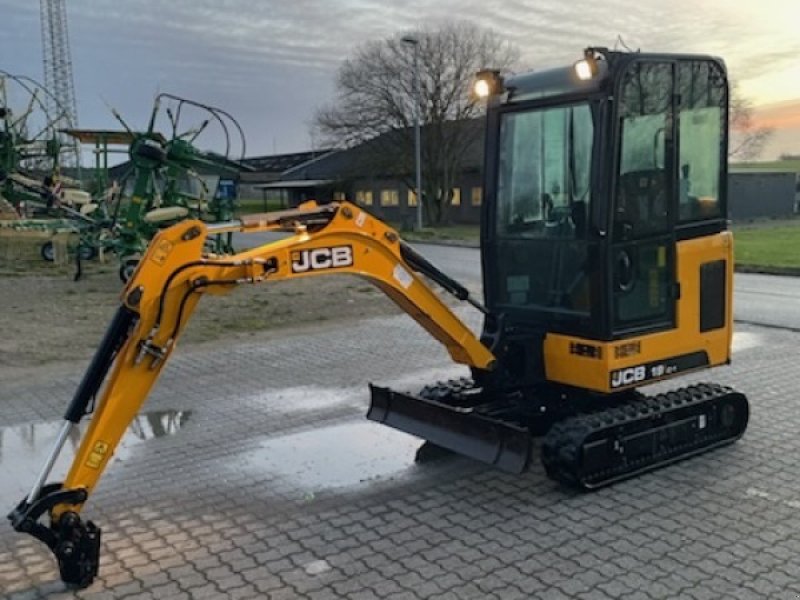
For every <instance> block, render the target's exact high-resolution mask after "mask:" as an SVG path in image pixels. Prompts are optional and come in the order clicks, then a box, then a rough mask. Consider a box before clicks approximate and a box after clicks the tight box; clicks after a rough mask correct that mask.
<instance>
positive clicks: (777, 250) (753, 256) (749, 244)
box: [734, 223, 800, 268]
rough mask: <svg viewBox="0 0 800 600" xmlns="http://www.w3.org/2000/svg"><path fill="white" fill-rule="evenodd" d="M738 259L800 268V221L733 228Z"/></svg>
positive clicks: (755, 263) (750, 263)
mask: <svg viewBox="0 0 800 600" xmlns="http://www.w3.org/2000/svg"><path fill="white" fill-rule="evenodd" d="M734 240H735V243H734V248H735V249H736V262H737V263H739V264H742V265H749V266H757V267H784V268H785V267H789V268H800V223H792V224H787V225H770V226H769V227H766V226H765V227H745V228H736V229H734Z"/></svg>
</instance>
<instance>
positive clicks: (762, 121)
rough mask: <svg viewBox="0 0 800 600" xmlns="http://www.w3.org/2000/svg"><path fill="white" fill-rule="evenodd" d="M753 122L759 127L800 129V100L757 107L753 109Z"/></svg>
mask: <svg viewBox="0 0 800 600" xmlns="http://www.w3.org/2000/svg"><path fill="white" fill-rule="evenodd" d="M753 120H754V121H755V124H756V126H758V127H771V128H772V129H790V128H795V127H800V99H797V100H787V101H785V102H777V103H775V104H765V105H763V106H757V107H755V108H754V109H753Z"/></svg>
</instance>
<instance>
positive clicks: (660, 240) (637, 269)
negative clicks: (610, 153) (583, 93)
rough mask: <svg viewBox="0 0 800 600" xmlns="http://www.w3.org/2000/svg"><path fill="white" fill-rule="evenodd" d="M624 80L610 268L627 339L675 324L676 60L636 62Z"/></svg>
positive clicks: (619, 324)
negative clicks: (674, 61) (630, 336)
mask: <svg viewBox="0 0 800 600" xmlns="http://www.w3.org/2000/svg"><path fill="white" fill-rule="evenodd" d="M618 86H619V87H618V88H617V99H618V106H617V110H616V135H615V138H616V146H617V147H616V157H617V159H616V168H615V169H614V171H615V173H614V185H613V186H612V195H613V211H612V215H611V220H612V224H611V244H610V252H609V260H610V265H609V269H608V274H609V277H610V282H609V283H610V285H609V287H610V296H611V298H610V307H611V312H612V314H611V325H612V334H613V336H614V337H625V336H626V335H633V334H638V333H642V332H645V331H658V330H663V329H670V328H672V327H674V325H675V303H676V298H677V290H678V288H677V285H676V281H675V272H676V269H675V215H674V210H675V208H674V207H675V205H676V203H675V201H674V199H675V192H676V190H675V185H674V181H675V179H676V178H675V164H676V160H675V148H676V144H675V118H674V117H675V101H674V91H673V90H674V63H672V62H669V61H654V60H635V61H633V62H632V63H631V64H630V65H629V66H628V67H627V68H626V70H625V71H624V73H622V74H621V77H620V79H619V83H618Z"/></svg>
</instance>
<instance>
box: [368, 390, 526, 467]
mask: <svg viewBox="0 0 800 600" xmlns="http://www.w3.org/2000/svg"><path fill="white" fill-rule="evenodd" d="M370 392H371V403H370V407H369V411H368V412H367V418H368V419H370V420H372V421H377V422H378V423H383V424H384V425H389V426H390V427H394V428H395V429H399V430H400V431H404V432H406V433H410V434H411V435H415V436H417V437H420V438H422V439H424V440H427V441H429V442H431V443H433V444H435V445H437V446H441V447H443V448H447V449H448V450H452V451H453V452H456V453H458V454H463V455H465V456H468V457H470V458H474V459H475V460H479V461H481V462H484V463H487V464H490V465H494V466H496V467H498V468H500V469H502V470H503V471H507V472H509V473H522V472H523V471H525V470H526V469H527V467H528V463H529V461H530V455H531V446H532V438H531V433H530V431H529V430H528V429H527V428H525V427H521V426H519V425H517V424H515V423H511V422H506V421H502V420H500V419H497V418H495V417H490V416H488V415H487V414H485V413H484V412H483V411H481V410H480V409H479V408H478V407H471V408H470V407H462V406H450V405H449V404H444V403H442V402H437V401H436V400H431V399H428V398H422V397H420V396H414V395H411V394H406V393H402V392H396V391H394V390H390V389H388V388H382V387H378V386H373V385H370ZM482 406H483V407H484V408H485V407H491V404H485V405H482ZM487 412H488V411H487Z"/></svg>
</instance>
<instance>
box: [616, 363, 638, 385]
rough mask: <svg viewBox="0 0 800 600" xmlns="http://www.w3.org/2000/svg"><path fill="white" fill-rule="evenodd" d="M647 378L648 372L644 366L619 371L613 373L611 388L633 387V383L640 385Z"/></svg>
mask: <svg viewBox="0 0 800 600" xmlns="http://www.w3.org/2000/svg"><path fill="white" fill-rule="evenodd" d="M645 377H647V370H646V369H645V367H644V365H641V366H638V367H629V368H627V369H619V370H618V371H613V372H612V373H611V387H612V388H618V387H622V386H623V385H631V384H632V383H639V382H640V381H644V378H645Z"/></svg>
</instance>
